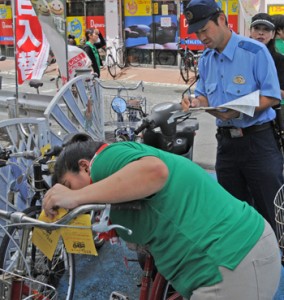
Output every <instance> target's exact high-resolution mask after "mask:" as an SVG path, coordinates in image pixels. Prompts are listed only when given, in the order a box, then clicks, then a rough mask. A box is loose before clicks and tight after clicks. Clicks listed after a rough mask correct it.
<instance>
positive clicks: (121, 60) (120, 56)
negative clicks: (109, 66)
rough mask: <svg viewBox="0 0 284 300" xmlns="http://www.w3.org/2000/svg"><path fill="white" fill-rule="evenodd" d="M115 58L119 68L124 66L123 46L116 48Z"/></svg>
mask: <svg viewBox="0 0 284 300" xmlns="http://www.w3.org/2000/svg"><path fill="white" fill-rule="evenodd" d="M116 55H117V57H116V60H117V65H118V67H119V68H120V69H123V68H125V66H126V54H125V48H124V47H121V48H118V49H117V52H116Z"/></svg>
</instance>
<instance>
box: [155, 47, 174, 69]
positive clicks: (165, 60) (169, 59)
mask: <svg viewBox="0 0 284 300" xmlns="http://www.w3.org/2000/svg"><path fill="white" fill-rule="evenodd" d="M157 60H158V64H159V65H167V66H174V65H175V64H176V55H175V52H174V51H171V50H161V51H159V52H158V54H157Z"/></svg>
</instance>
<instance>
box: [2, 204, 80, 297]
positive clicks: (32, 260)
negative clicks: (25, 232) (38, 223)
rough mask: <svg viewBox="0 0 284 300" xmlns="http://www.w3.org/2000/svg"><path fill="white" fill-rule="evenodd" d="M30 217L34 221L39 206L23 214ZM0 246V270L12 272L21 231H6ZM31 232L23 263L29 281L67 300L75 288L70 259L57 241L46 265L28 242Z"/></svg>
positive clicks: (46, 260)
mask: <svg viewBox="0 0 284 300" xmlns="http://www.w3.org/2000/svg"><path fill="white" fill-rule="evenodd" d="M23 212H24V213H25V214H27V215H28V216H30V217H33V218H37V217H38V216H39V214H40V212H41V206H32V207H29V208H27V209H26V210H24V211H23ZM8 233H9V234H10V236H12V237H13V239H11V238H10V236H9V235H8V234H5V235H4V237H3V240H2V244H1V246H0V268H2V269H4V270H6V271H9V272H13V271H14V270H15V269H16V268H17V265H16V264H17V257H18V256H19V255H20V254H19V249H18V248H17V247H16V245H15V243H17V244H18V246H19V245H20V241H21V236H22V228H18V227H9V229H8ZM31 233H32V229H31V231H30V234H29V240H28V241H26V242H27V243H28V249H27V253H26V255H25V259H26V262H27V264H28V266H29V267H30V270H31V275H32V277H33V279H35V280H37V281H40V282H42V283H46V284H49V285H52V286H53V287H55V288H56V289H57V291H58V295H59V297H58V299H66V300H71V299H72V298H73V293H74V287H75V260H74V255H73V254H69V253H67V252H66V249H65V247H64V245H63V241H61V242H60V241H59V243H58V245H57V248H56V250H55V253H54V256H53V258H52V260H51V261H50V260H49V259H48V258H47V257H46V256H45V255H44V254H43V253H42V252H41V251H39V249H37V247H35V246H34V245H33V244H32V242H31V236H32V234H31Z"/></svg>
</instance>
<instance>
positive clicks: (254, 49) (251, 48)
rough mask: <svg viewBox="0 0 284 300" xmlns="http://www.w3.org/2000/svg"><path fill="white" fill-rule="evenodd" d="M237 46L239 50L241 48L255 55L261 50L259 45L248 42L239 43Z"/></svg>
mask: <svg viewBox="0 0 284 300" xmlns="http://www.w3.org/2000/svg"><path fill="white" fill-rule="evenodd" d="M238 46H239V48H242V49H244V50H247V51H249V52H252V53H257V52H258V51H259V50H261V49H262V47H261V46H260V45H257V44H255V43H252V42H250V41H240V42H239V44H238Z"/></svg>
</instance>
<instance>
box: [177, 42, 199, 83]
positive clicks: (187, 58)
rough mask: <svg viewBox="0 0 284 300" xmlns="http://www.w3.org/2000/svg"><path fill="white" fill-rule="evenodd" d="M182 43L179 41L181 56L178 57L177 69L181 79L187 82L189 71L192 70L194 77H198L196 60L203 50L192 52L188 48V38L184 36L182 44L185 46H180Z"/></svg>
mask: <svg viewBox="0 0 284 300" xmlns="http://www.w3.org/2000/svg"><path fill="white" fill-rule="evenodd" d="M181 44H182V43H181V42H180V43H179V44H178V45H179V50H178V51H179V53H180V56H181V59H180V65H179V70H180V75H181V77H182V79H183V80H184V82H185V83H188V82H189V79H190V76H189V73H190V72H193V73H194V77H195V78H197V77H198V61H199V58H200V57H201V55H202V53H203V51H202V50H200V51H198V52H197V53H194V52H193V51H191V50H190V49H189V39H188V38H185V39H184V44H185V48H184V49H183V48H181V47H180V45H181Z"/></svg>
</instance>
